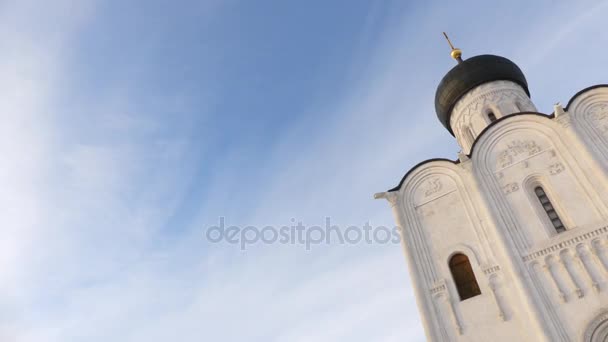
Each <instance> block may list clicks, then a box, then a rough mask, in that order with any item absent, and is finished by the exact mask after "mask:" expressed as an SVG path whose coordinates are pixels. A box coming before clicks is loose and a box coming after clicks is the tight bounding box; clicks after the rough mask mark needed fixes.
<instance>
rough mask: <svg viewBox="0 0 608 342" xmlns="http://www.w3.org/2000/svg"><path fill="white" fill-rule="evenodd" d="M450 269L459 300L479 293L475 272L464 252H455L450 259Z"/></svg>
mask: <svg viewBox="0 0 608 342" xmlns="http://www.w3.org/2000/svg"><path fill="white" fill-rule="evenodd" d="M450 271H451V272H452V278H454V283H455V284H456V289H457V290H458V295H459V296H460V300H465V299H469V298H471V297H475V296H477V295H480V294H481V290H479V285H478V284H477V279H475V273H473V269H472V268H471V263H470V262H469V258H467V256H466V255H464V254H455V255H454V256H453V257H452V259H450Z"/></svg>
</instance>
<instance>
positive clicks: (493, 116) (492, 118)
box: [488, 112, 496, 122]
mask: <svg viewBox="0 0 608 342" xmlns="http://www.w3.org/2000/svg"><path fill="white" fill-rule="evenodd" d="M488 119H490V122H494V121H496V115H494V113H492V112H489V113H488Z"/></svg>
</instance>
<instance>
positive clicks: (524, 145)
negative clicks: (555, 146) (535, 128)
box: [496, 140, 541, 168]
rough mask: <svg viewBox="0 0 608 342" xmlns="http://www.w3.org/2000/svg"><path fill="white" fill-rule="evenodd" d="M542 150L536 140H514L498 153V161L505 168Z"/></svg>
mask: <svg viewBox="0 0 608 342" xmlns="http://www.w3.org/2000/svg"><path fill="white" fill-rule="evenodd" d="M540 151H541V148H540V146H538V144H537V143H536V142H535V141H534V140H513V141H512V142H510V143H509V144H507V148H506V149H505V150H503V151H501V152H500V153H499V154H498V159H497V161H496V163H497V166H498V167H499V168H505V167H507V166H510V165H512V164H513V163H515V162H516V161H518V160H520V159H522V157H528V156H532V155H534V154H536V153H539V152H540Z"/></svg>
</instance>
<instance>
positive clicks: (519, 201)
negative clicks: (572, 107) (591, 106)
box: [471, 115, 608, 341]
mask: <svg viewBox="0 0 608 342" xmlns="http://www.w3.org/2000/svg"><path fill="white" fill-rule="evenodd" d="M471 160H472V161H473V167H472V168H473V170H474V173H475V175H476V179H477V182H478V184H479V186H480V189H481V193H482V194H483V195H484V197H485V201H486V203H489V205H490V210H491V212H492V213H493V215H494V217H495V219H494V220H495V222H496V224H497V226H499V227H502V228H501V229H500V230H499V231H498V232H499V233H502V234H503V235H504V240H505V241H512V242H513V250H514V252H515V253H516V254H517V255H518V257H519V258H517V259H514V264H513V267H514V268H516V269H517V268H519V269H520V270H521V275H520V278H521V284H522V286H524V288H523V289H522V291H523V292H525V293H527V294H528V295H527V296H528V297H529V299H530V302H531V307H532V308H533V310H537V311H538V313H539V314H540V315H541V316H542V320H543V325H544V326H545V329H546V331H547V332H549V333H551V334H553V336H552V340H562V341H578V340H581V341H583V337H582V336H583V334H584V333H585V331H586V329H587V327H588V326H589V322H590V321H591V320H592V319H593V318H594V317H596V316H597V315H598V313H599V312H601V311H602V308H607V307H608V295H607V294H606V291H605V289H608V288H607V285H608V283H606V277H605V275H606V273H605V271H606V269H604V268H603V267H604V266H603V264H602V260H603V259H602V258H603V256H602V255H603V253H605V252H606V250H605V249H604V247H603V246H604V245H605V244H604V241H605V239H606V234H607V233H608V226H607V225H608V208H607V203H608V202H607V201H606V197H605V194H606V192H607V191H606V189H608V182H607V177H606V174H605V172H603V170H602V167H601V166H600V165H599V164H598V163H597V162H596V160H594V157H593V156H592V155H591V154H590V153H586V149H585V147H584V144H583V142H582V141H581V140H580V139H578V138H577V136H576V135H574V134H571V133H570V132H568V128H567V127H563V125H560V124H559V123H558V122H557V120H555V119H550V118H548V117H544V116H537V115H524V116H515V117H512V118H509V119H507V120H504V121H503V122H500V123H498V124H497V125H495V126H493V127H492V128H490V129H489V130H488V131H487V132H486V133H485V134H484V135H483V136H482V137H480V140H479V141H478V142H477V146H476V148H475V150H474V151H473V155H472V156H471ZM536 185H541V186H543V187H544V188H545V190H546V192H547V193H548V194H549V197H550V199H551V201H552V202H553V204H554V206H555V207H556V208H557V209H558V213H559V214H560V217H561V218H562V220H563V221H564V223H565V225H566V227H567V228H568V230H567V231H566V232H564V233H561V234H557V233H556V232H555V230H554V229H553V227H552V225H551V224H550V221H549V220H548V219H547V217H546V214H545V212H544V211H543V210H542V207H541V206H540V205H539V204H538V200H537V198H536V196H535V195H534V191H533V189H534V187H535V186H536ZM518 264H519V265H518ZM602 289H604V290H602Z"/></svg>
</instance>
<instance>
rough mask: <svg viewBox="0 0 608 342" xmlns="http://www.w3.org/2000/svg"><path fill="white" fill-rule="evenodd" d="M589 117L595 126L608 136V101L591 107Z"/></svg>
mask: <svg viewBox="0 0 608 342" xmlns="http://www.w3.org/2000/svg"><path fill="white" fill-rule="evenodd" d="M589 118H590V119H591V121H592V122H593V123H594V124H595V127H596V128H597V129H598V130H599V131H600V132H601V133H602V134H604V135H606V136H608V102H601V103H598V104H596V105H593V106H592V107H591V108H590V109H589Z"/></svg>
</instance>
